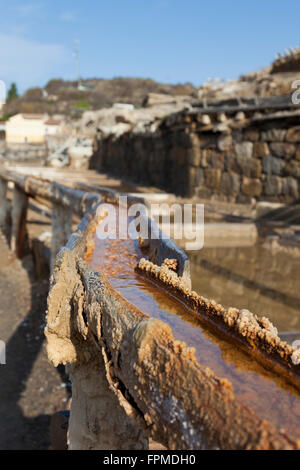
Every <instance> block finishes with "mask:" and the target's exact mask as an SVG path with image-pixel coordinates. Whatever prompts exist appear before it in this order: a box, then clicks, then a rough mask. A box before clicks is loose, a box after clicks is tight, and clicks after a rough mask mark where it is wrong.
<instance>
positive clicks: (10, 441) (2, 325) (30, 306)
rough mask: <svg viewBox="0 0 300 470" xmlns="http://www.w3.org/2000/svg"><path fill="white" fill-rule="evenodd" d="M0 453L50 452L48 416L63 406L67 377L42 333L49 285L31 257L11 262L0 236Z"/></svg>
mask: <svg viewBox="0 0 300 470" xmlns="http://www.w3.org/2000/svg"><path fill="white" fill-rule="evenodd" d="M0 253H1V257H0V299H1V301H0V339H1V340H3V341H5V342H6V364H5V365H0V449H1V450H2V449H49V447H50V440H49V424H50V417H51V415H52V414H53V413H54V412H55V411H57V410H59V409H63V408H64V406H65V404H66V401H67V396H68V392H67V387H66V377H65V376H64V371H63V370H58V369H55V368H54V367H53V366H52V365H51V364H50V363H49V362H48V360H47V357H46V352H45V341H44V335H43V328H44V322H45V310H46V298H47V292H48V280H38V279H36V278H35V277H34V274H33V263H32V258H31V256H30V255H28V256H27V257H25V258H24V259H23V260H22V261H19V260H17V259H15V258H14V257H13V256H12V255H11V253H10V252H9V250H8V247H7V245H6V243H5V239H4V238H3V237H1V236H0Z"/></svg>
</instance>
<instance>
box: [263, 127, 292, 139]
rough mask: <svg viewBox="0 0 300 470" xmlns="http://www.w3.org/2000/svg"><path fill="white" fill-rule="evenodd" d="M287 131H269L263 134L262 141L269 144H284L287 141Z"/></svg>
mask: <svg viewBox="0 0 300 470" xmlns="http://www.w3.org/2000/svg"><path fill="white" fill-rule="evenodd" d="M285 136H286V130H285V129H269V130H267V131H263V132H262V133H261V140H263V141H267V142H283V141H284V140H285Z"/></svg>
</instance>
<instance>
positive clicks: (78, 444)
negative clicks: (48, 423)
mask: <svg viewBox="0 0 300 470" xmlns="http://www.w3.org/2000/svg"><path fill="white" fill-rule="evenodd" d="M96 356H97V357H96V358H95V360H94V362H90V363H80V364H74V365H73V364H72V365H71V366H69V367H68V372H69V374H70V378H71V380H72V404H71V415H70V422H69V432H68V444H69V450H86V449H89V450H143V449H144V450H147V449H148V439H147V437H146V435H145V433H144V430H143V429H142V428H141V427H140V425H139V422H138V421H137V420H136V421H135V419H134V417H133V416H132V417H130V414H129V413H128V410H127V412H126V411H125V409H124V408H123V407H122V406H120V403H119V400H118V398H117V396H116V395H115V394H114V393H113V392H112V391H111V390H110V387H109V384H108V381H107V377H106V373H105V367H104V362H103V358H102V357H101V353H100V354H99V355H97V354H96ZM129 408H130V406H129Z"/></svg>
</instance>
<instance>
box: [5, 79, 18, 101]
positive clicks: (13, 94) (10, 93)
mask: <svg viewBox="0 0 300 470" xmlns="http://www.w3.org/2000/svg"><path fill="white" fill-rule="evenodd" d="M18 96H19V95H18V90H17V85H16V84H15V83H14V82H13V83H12V84H11V86H10V89H9V90H8V94H7V99H8V101H10V100H14V99H15V98H18Z"/></svg>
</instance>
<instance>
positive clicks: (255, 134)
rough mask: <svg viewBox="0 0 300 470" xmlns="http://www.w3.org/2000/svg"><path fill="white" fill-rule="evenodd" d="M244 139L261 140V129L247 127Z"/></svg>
mask: <svg viewBox="0 0 300 470" xmlns="http://www.w3.org/2000/svg"><path fill="white" fill-rule="evenodd" d="M244 140H249V141H250V142H257V141H258V140H259V131H258V130H256V129H247V130H246V131H245V132H244Z"/></svg>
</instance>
